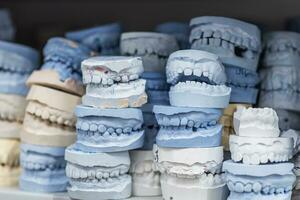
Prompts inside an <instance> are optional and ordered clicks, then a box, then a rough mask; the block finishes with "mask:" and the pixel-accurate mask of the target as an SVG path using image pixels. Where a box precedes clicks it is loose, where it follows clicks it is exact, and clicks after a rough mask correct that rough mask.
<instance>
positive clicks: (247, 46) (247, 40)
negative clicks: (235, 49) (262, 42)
mask: <svg viewBox="0 0 300 200" xmlns="http://www.w3.org/2000/svg"><path fill="white" fill-rule="evenodd" d="M243 46H244V47H246V48H249V47H250V39H249V38H244V40H243Z"/></svg>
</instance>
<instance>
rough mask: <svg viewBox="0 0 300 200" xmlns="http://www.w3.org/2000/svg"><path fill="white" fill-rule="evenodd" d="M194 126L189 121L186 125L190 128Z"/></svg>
mask: <svg viewBox="0 0 300 200" xmlns="http://www.w3.org/2000/svg"><path fill="white" fill-rule="evenodd" d="M194 124H195V123H194V121H192V120H189V121H188V123H187V126H188V127H190V128H192V127H193V126H194Z"/></svg>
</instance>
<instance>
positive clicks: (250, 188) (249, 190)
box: [244, 183, 252, 192]
mask: <svg viewBox="0 0 300 200" xmlns="http://www.w3.org/2000/svg"><path fill="white" fill-rule="evenodd" d="M244 190H245V192H251V190H252V185H251V184H250V183H247V185H246V186H245V187H244Z"/></svg>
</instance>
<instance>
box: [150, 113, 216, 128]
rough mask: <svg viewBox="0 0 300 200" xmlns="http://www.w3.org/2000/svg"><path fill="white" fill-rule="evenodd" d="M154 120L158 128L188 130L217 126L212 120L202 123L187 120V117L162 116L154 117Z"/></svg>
mask: <svg viewBox="0 0 300 200" xmlns="http://www.w3.org/2000/svg"><path fill="white" fill-rule="evenodd" d="M156 119H157V122H158V124H159V125H160V127H168V126H175V127H178V126H182V127H188V128H206V127H209V126H215V125H216V124H217V121H215V120H213V121H210V122H203V121H196V120H192V119H189V118H187V117H182V118H180V117H177V116H174V117H171V116H169V117H167V116H163V115H156Z"/></svg>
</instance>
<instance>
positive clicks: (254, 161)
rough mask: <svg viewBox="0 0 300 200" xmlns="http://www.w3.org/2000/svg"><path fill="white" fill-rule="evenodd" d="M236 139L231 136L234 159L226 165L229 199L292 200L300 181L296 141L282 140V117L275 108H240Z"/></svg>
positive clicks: (237, 112)
mask: <svg viewBox="0 0 300 200" xmlns="http://www.w3.org/2000/svg"><path fill="white" fill-rule="evenodd" d="M233 123H234V129H235V132H236V135H231V136H230V141H229V143H230V151H231V159H232V160H228V161H225V162H224V163H223V171H224V172H225V173H226V182H227V186H228V188H229V190H230V192H231V193H230V196H229V198H228V199H230V200H235V199H249V200H250V199H251V200H256V199H257V200H269V199H270V200H271V199H272V200H277V199H278V200H279V199H280V200H290V199H291V195H292V189H293V186H294V182H295V180H296V177H295V175H294V173H293V171H292V170H293V167H294V165H293V164H292V163H289V162H288V160H289V159H291V158H292V156H293V147H294V141H293V138H292V137H279V135H280V130H279V126H278V116H277V114H276V112H275V111H274V110H273V109H271V108H245V107H239V108H238V109H237V111H236V112H235V113H234V122H233Z"/></svg>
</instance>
